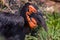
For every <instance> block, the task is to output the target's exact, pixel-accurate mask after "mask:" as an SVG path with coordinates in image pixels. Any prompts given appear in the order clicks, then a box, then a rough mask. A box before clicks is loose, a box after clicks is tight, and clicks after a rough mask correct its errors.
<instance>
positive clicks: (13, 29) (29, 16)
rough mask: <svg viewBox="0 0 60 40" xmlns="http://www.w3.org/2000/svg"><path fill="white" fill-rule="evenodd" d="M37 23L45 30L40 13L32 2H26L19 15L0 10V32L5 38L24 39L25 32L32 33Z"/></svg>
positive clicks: (11, 39)
mask: <svg viewBox="0 0 60 40" xmlns="http://www.w3.org/2000/svg"><path fill="white" fill-rule="evenodd" d="M38 25H41V26H42V27H43V28H44V29H45V31H47V26H46V23H45V20H44V18H43V15H42V13H41V12H40V10H39V8H38V7H36V6H35V5H33V4H30V3H26V4H25V6H23V8H22V10H21V13H20V15H15V14H10V13H6V12H0V33H1V34H2V35H4V36H5V37H6V40H24V38H25V35H26V34H27V33H31V34H32V35H33V34H34V33H33V32H32V29H34V28H36V26H38ZM33 31H34V30H33Z"/></svg>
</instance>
